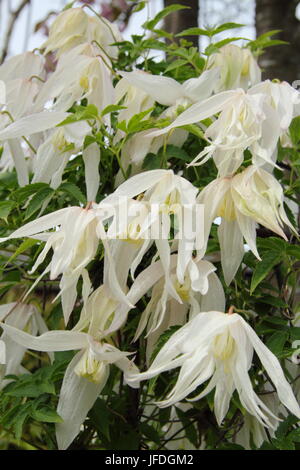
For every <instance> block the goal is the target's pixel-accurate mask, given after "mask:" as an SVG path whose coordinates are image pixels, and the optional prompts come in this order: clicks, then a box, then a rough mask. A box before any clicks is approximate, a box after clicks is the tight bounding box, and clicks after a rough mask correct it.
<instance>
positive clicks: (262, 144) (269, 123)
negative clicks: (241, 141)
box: [249, 80, 300, 169]
mask: <svg viewBox="0 0 300 470" xmlns="http://www.w3.org/2000/svg"><path fill="white" fill-rule="evenodd" d="M259 94H262V95H263V96H264V103H263V111H264V114H265V120H264V122H263V124H262V138H261V141H259V142H257V143H256V142H255V143H254V144H253V145H252V148H251V151H252V154H253V163H254V164H256V165H260V166H261V165H265V163H266V161H267V162H268V160H269V159H271V162H270V163H271V165H270V163H269V165H266V169H267V168H268V167H269V166H270V167H271V168H272V166H274V164H275V162H276V159H277V142H278V138H280V140H281V143H282V144H284V142H287V140H288V135H287V133H288V129H289V127H290V125H291V122H292V119H293V118H294V117H295V116H297V115H298V114H299V113H298V109H299V104H300V93H299V91H298V90H296V89H295V88H293V87H292V86H291V85H290V84H289V83H287V82H281V83H278V82H272V81H270V80H265V81H264V82H261V83H258V84H257V85H256V86H254V87H252V88H251V89H250V90H249V95H259Z"/></svg>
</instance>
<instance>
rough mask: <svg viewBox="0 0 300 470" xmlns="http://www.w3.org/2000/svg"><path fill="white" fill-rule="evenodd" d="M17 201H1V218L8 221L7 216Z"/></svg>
mask: <svg viewBox="0 0 300 470" xmlns="http://www.w3.org/2000/svg"><path fill="white" fill-rule="evenodd" d="M15 205H16V203H15V202H14V201H1V202H0V219H3V220H5V222H7V217H8V216H9V214H10V213H11V211H12V210H13V208H14V207H15Z"/></svg>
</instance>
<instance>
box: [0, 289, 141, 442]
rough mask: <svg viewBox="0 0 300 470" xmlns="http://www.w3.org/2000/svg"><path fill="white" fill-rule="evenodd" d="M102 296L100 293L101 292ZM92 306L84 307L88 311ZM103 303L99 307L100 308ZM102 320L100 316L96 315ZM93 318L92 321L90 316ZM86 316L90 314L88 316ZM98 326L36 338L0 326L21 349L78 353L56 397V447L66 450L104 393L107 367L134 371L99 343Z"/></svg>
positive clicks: (125, 360) (121, 354)
mask: <svg viewBox="0 0 300 470" xmlns="http://www.w3.org/2000/svg"><path fill="white" fill-rule="evenodd" d="M102 295H103V291H102ZM90 306H91V304H89V305H87V308H89V307H90ZM103 306H105V302H104V303H102V307H103ZM99 313H100V317H101V313H102V314H104V315H106V312H105V311H103V309H102V311H100V312H99V310H98V311H97V314H98V315H99ZM91 315H92V317H94V315H93V312H92V314H91ZM87 316H89V314H87ZM94 320H96V322H97V323H98V324H95V323H93V322H92V326H91V327H90V328H89V332H88V333H82V332H80V331H75V330H73V331H49V332H47V333H44V334H43V335H41V336H39V337H36V336H32V335H29V334H28V333H25V332H23V331H21V330H19V329H17V328H14V327H12V326H9V325H6V324H1V327H2V328H3V330H4V333H5V334H6V335H7V336H9V338H11V340H13V341H14V342H16V343H17V344H19V345H21V346H22V347H23V348H29V349H33V350H35V351H69V350H80V351H79V352H78V353H77V354H76V355H75V356H74V358H73V359H72V360H71V362H70V364H69V365H68V367H67V370H66V372H65V376H64V379H63V383H62V387H61V390H60V395H59V402H58V406H57V412H58V414H59V415H60V416H61V418H62V419H63V422H62V423H59V424H57V425H56V437H57V442H58V447H59V449H61V450H64V449H67V448H68V447H69V445H70V444H71V443H72V441H73V440H74V439H75V437H76V436H77V434H78V433H79V431H80V427H81V425H82V423H83V422H84V420H85V418H86V416H87V414H88V412H89V410H90V409H91V408H92V406H93V404H94V403H95V401H96V400H97V398H98V396H99V394H100V393H101V391H102V390H103V388H104V386H105V384H106V382H107V379H108V377H109V372H110V364H115V365H116V366H117V367H118V368H119V369H121V370H122V371H123V372H124V379H125V381H126V377H127V374H128V372H132V371H136V370H137V368H136V367H135V365H134V364H133V363H132V362H131V361H130V360H129V359H128V357H127V356H128V355H130V353H128V352H122V351H119V350H118V349H117V348H116V347H115V346H113V345H112V344H109V343H105V342H104V341H101V339H100V338H101V337H102V336H101V331H99V330H98V327H99V320H98V319H97V318H94Z"/></svg>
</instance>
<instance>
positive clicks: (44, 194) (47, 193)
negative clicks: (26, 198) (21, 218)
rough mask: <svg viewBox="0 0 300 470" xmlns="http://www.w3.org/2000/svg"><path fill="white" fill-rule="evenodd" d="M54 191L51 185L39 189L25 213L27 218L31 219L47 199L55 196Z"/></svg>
mask: <svg viewBox="0 0 300 470" xmlns="http://www.w3.org/2000/svg"><path fill="white" fill-rule="evenodd" d="M54 192H55V191H54V189H52V188H49V187H47V188H43V189H41V190H40V191H38V192H37V193H36V194H35V195H34V196H33V198H32V199H31V201H30V203H29V204H28V207H27V210H26V213H25V220H27V219H29V218H30V217H31V216H32V215H33V214H35V213H36V212H37V211H38V210H39V209H40V208H41V207H42V205H43V204H44V202H45V201H47V199H49V198H51V196H53V194H54Z"/></svg>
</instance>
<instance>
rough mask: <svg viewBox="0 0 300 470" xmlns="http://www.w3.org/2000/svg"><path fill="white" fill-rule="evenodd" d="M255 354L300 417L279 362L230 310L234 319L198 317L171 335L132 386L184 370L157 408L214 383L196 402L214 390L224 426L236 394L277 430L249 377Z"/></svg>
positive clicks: (212, 314) (229, 316) (287, 404)
mask: <svg viewBox="0 0 300 470" xmlns="http://www.w3.org/2000/svg"><path fill="white" fill-rule="evenodd" d="M254 351H255V352H256V354H257V356H258V357H259V359H260V362H261V364H262V366H263V368H264V369H265V373H266V374H267V375H268V376H269V378H270V380H271V382H272V383H273V385H274V387H275V388H276V390H277V393H278V398H279V400H280V401H281V402H282V404H284V406H285V407H286V408H288V409H289V410H290V411H291V412H292V413H293V414H295V415H296V416H297V417H299V418H300V407H299V405H298V403H297V401H296V399H295V397H294V395H293V392H292V389H291V387H290V385H289V383H288V382H287V380H286V378H285V377H284V374H283V371H282V369H281V366H280V363H279V361H278V359H277V358H276V357H275V356H274V354H273V353H272V352H271V351H270V350H269V349H268V348H267V347H266V346H265V345H264V344H263V343H262V341H261V340H260V339H259V338H258V336H257V335H256V333H255V332H254V330H253V329H252V328H251V327H250V325H248V323H247V322H246V321H245V320H244V319H243V318H242V317H241V316H240V315H238V314H236V313H232V312H231V309H230V314H225V313H222V312H215V311H212V312H205V313H199V314H198V315H196V316H195V317H194V318H193V319H192V320H191V321H189V322H188V323H187V324H186V325H185V326H183V327H181V328H180V329H179V330H177V331H176V332H175V333H174V334H173V335H172V336H171V338H170V339H169V340H168V341H167V342H166V344H165V345H164V346H163V347H162V349H161V350H160V351H159V352H158V354H157V356H156V357H155V359H154V361H153V363H152V364H151V366H150V367H149V369H148V370H147V371H146V372H143V373H140V374H134V373H133V374H130V375H129V383H132V384H137V383H139V382H140V381H142V380H147V379H150V378H152V377H154V376H157V375H158V374H161V373H162V372H164V371H169V370H172V369H175V368H177V367H180V372H179V375H178V379H177V382H176V384H175V386H174V387H173V389H172V390H171V392H169V394H168V395H167V397H166V399H165V400H164V401H162V402H159V403H158V406H160V407H167V406H170V405H174V404H176V403H178V402H180V401H181V400H183V399H184V398H186V397H187V396H190V395H191V394H192V393H193V392H195V391H196V390H198V391H199V389H198V387H200V386H202V385H204V384H205V382H207V381H208V380H209V379H210V380H209V383H208V385H207V386H206V387H205V388H204V389H203V390H202V391H201V392H200V393H198V395H197V396H196V397H192V398H191V401H196V400H200V399H201V398H202V397H204V396H206V395H207V394H208V393H210V392H211V391H212V390H214V389H215V395H214V413H215V415H216V419H217V421H218V424H219V425H221V424H222V422H223V420H224V418H225V416H226V414H227V412H228V409H229V406H230V400H231V397H232V395H233V392H234V391H235V390H236V391H237V393H238V395H239V399H240V402H241V404H242V406H243V408H244V409H245V410H247V411H248V413H250V414H251V415H253V416H254V417H255V418H256V419H257V420H258V421H259V422H260V423H261V424H262V425H263V426H266V427H269V428H274V426H275V425H274V419H276V417H275V416H274V414H273V413H272V412H271V411H270V410H269V409H268V408H267V406H266V405H265V403H264V402H263V401H262V400H261V399H260V398H259V397H258V395H257V394H256V393H255V391H254V390H253V386H252V383H251V380H250V377H249V370H250V368H251V365H252V360H253V354H254Z"/></svg>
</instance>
